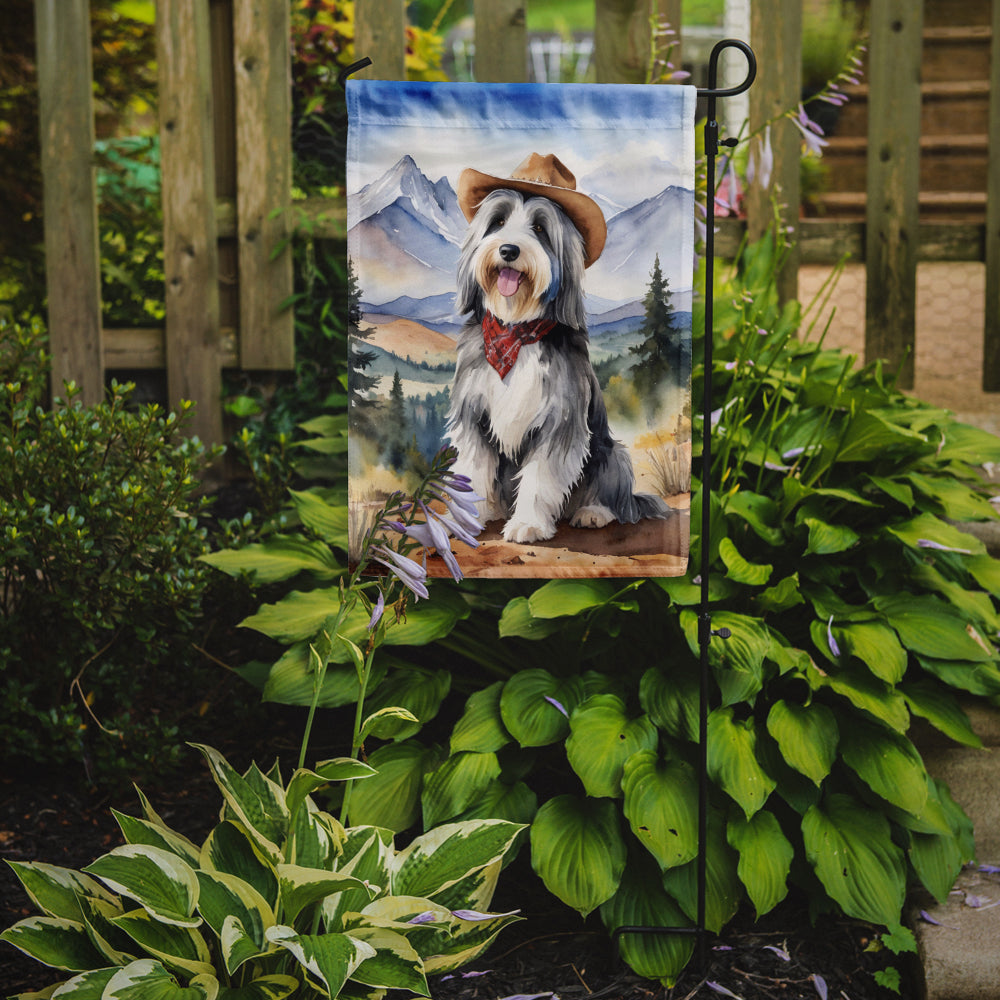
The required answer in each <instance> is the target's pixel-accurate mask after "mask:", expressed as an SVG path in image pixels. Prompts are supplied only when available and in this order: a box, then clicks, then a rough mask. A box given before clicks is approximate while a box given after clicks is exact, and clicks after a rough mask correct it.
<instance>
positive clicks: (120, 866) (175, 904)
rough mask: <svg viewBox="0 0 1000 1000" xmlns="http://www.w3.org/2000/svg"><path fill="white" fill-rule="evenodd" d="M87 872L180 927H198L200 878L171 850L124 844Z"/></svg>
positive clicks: (165, 920) (160, 918)
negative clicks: (196, 910)
mask: <svg viewBox="0 0 1000 1000" xmlns="http://www.w3.org/2000/svg"><path fill="white" fill-rule="evenodd" d="M84 871H86V872H88V873H89V874H91V875H96V876H97V877H98V878H99V879H100V880H101V881H102V882H103V883H104V884H105V885H106V886H107V887H108V888H109V889H111V890H112V891H113V892H117V893H120V894H121V895H123V896H128V898H129V899H134V900H135V901H136V902H137V903H138V904H139V905H140V906H141V907H142V908H143V909H144V910H146V912H147V913H149V915H150V916H152V917H155V918H156V919H157V920H160V921H162V922H163V923H166V924H175V925H176V926H178V927H197V926H198V924H200V923H201V918H200V917H198V916H196V915H195V912H194V911H195V907H196V906H197V905H198V878H197V876H196V875H195V873H194V870H193V869H192V868H191V866H190V865H189V864H188V863H187V862H186V861H183V860H181V859H180V858H179V857H177V855H176V854H173V853H171V852H170V851H165V850H163V849H162V848H159V847H149V846H148V845H146V844H125V845H124V846H122V847H116V848H115V849H114V850H113V851H111V852H110V853H109V854H105V855H104V856H103V857H101V858H98V859H97V860H96V861H95V862H93V864H91V865H88V866H87V867H86V868H85V869H84Z"/></svg>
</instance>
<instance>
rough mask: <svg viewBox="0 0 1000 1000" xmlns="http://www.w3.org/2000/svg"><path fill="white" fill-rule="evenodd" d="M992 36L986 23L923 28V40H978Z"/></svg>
mask: <svg viewBox="0 0 1000 1000" xmlns="http://www.w3.org/2000/svg"><path fill="white" fill-rule="evenodd" d="M992 37H993V29H992V28H991V27H990V26H989V25H988V24H971V25H950V24H949V25H938V26H936V27H931V28H924V41H925V42H928V41H932V42H978V41H984V40H985V41H989V39H991V38H992Z"/></svg>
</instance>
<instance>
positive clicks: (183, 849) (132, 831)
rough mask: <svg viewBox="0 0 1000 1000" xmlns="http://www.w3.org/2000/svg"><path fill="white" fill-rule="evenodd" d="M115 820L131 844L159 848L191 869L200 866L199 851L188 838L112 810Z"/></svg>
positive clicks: (164, 827)
mask: <svg viewBox="0 0 1000 1000" xmlns="http://www.w3.org/2000/svg"><path fill="white" fill-rule="evenodd" d="M111 812H112V813H113V814H114V817H115V819H116V820H117V821H118V825H119V827H121V831H122V835H123V836H124V837H125V840H126V841H127V842H128V843H130V844H146V845H147V846H149V847H159V848H160V849H161V850H164V851H169V852H170V853H171V854H176V855H177V857H179V858H181V860H183V861H186V862H187V863H188V864H189V865H191V867H192V868H193V867H195V866H197V864H198V855H199V853H200V852H199V849H198V848H197V847H196V846H195V845H194V844H193V843H191V841H190V840H188V838H187V837H185V836H183V835H182V834H180V833H176V832H175V831H174V830H171V829H170V828H169V827H166V826H162V825H160V824H157V823H153V822H150V821H149V820H145V819H136V818H135V817H134V816H126V815H125V813H120V812H118V810H117V809H112V810H111Z"/></svg>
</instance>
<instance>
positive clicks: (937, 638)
mask: <svg viewBox="0 0 1000 1000" xmlns="http://www.w3.org/2000/svg"><path fill="white" fill-rule="evenodd" d="M875 607H876V608H878V610H879V611H881V612H882V614H884V615H885V617H886V619H887V620H888V622H889V624H890V625H891V626H892V627H893V628H894V629H895V630H896V631H897V632H898V633H899V638H900V640H901V641H902V643H903V645H904V646H906V647H907V648H908V649H911V650H913V652H915V653H919V654H921V655H923V656H932V657H934V658H935V659H939V660H970V661H972V662H974V663H982V662H985V661H986V660H994V659H996V652H995V651H994V649H993V648H992V647H991V646H990V645H989V643H988V642H987V641H986V640H985V639H984V638H983V637H982V636H981V635H980V634H979V632H978V631H977V630H976V628H975V626H973V625H972V624H970V623H968V622H967V621H966V620H965V618H964V617H963V616H962V615H960V614H958V613H957V612H956V611H954V610H953V609H952V608H951V607H949V606H948V605H947V604H944V603H942V602H941V601H939V600H938V599H937V598H936V597H929V596H923V595H920V596H910V595H903V594H900V595H891V596H889V595H886V596H880V597H876V598H875Z"/></svg>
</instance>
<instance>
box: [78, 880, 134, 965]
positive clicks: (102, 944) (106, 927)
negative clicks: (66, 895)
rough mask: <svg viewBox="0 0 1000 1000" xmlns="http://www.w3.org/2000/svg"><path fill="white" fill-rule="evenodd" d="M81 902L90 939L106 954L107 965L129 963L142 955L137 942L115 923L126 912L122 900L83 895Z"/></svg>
mask: <svg viewBox="0 0 1000 1000" xmlns="http://www.w3.org/2000/svg"><path fill="white" fill-rule="evenodd" d="M80 904H81V908H82V909H83V921H84V923H85V924H86V926H87V931H88V933H89V934H90V940H91V941H92V942H93V944H94V947H95V948H97V950H98V951H99V952H100V953H101V954H102V955H103V956H104V958H105V963H104V964H105V965H117V966H121V965H128V963H129V962H131V961H134V960H135V959H137V958H139V957H140V955H139V951H140V949H138V948H136V946H135V942H134V941H133V940H132V939H131V938H130V937H129V936H128V935H127V934H125V933H123V932H122V930H121V929H120V928H118V927H116V926H115V924H114V919H115V918H116V917H120V916H121V915H122V914H123V913H124V912H125V911H124V910H123V909H122V906H121V903H120V902H115V903H109V902H107V901H106V900H104V899H96V898H94V897H93V896H83V897H82V898H81V899H80Z"/></svg>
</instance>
